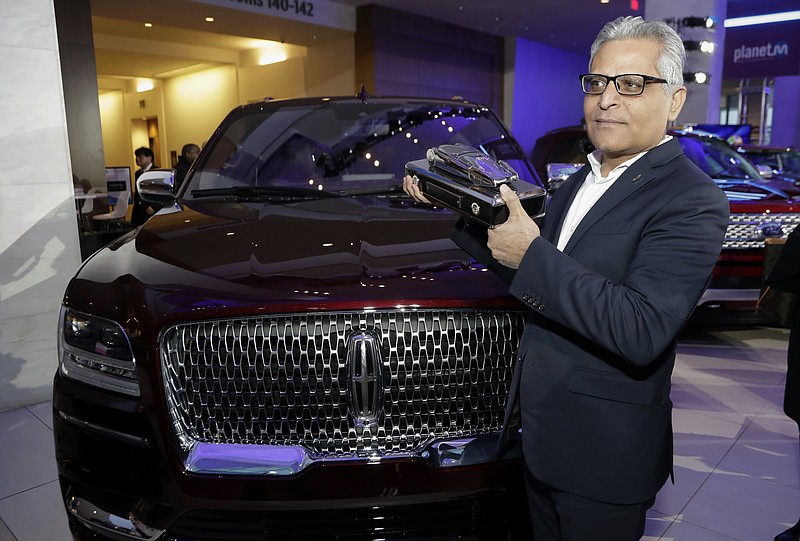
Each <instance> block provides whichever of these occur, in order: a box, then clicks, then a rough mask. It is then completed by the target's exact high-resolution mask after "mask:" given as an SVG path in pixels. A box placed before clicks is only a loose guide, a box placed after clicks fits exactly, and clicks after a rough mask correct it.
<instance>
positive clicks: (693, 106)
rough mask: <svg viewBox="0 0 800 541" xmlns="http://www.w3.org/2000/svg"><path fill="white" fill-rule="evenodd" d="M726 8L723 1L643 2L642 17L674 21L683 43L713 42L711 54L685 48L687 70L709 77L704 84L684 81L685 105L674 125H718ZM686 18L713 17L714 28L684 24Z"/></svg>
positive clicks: (679, 0)
mask: <svg viewBox="0 0 800 541" xmlns="http://www.w3.org/2000/svg"><path fill="white" fill-rule="evenodd" d="M726 9H727V2H726V0H671V1H670V2H646V4H645V19H648V20H654V21H667V22H670V23H671V24H675V23H677V24H676V26H677V28H678V33H679V34H680V35H681V37H682V38H683V40H684V42H687V41H688V42H694V43H697V42H700V41H704V40H708V41H712V42H713V43H714V45H715V47H714V52H713V53H711V54H707V53H703V52H701V51H699V50H687V54H686V56H687V62H686V72H688V73H694V72H698V71H702V72H705V73H708V74H709V77H710V78H709V80H708V82H707V83H705V84H699V83H696V82H693V81H687V83H686V88H687V97H686V104H685V105H684V106H683V111H681V114H680V115H679V116H678V119H677V120H676V124H688V123H693V124H719V102H720V94H721V92H722V64H723V45H724V40H725V27H724V26H723V23H724V21H725V13H726ZM687 17H713V18H714V19H715V21H716V26H715V28H714V29H713V30H709V29H707V28H705V27H702V26H687V25H685V24H683V20H684V19H685V18H687ZM674 27H675V26H674Z"/></svg>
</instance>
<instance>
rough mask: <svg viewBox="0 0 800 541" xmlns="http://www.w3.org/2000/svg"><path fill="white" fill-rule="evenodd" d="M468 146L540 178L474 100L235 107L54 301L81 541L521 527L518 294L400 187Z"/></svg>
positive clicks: (452, 532)
mask: <svg viewBox="0 0 800 541" xmlns="http://www.w3.org/2000/svg"><path fill="white" fill-rule="evenodd" d="M453 143H463V144H466V145H469V146H473V147H476V148H479V149H482V150H483V151H485V152H486V153H487V154H489V155H491V156H492V157H494V158H495V159H502V160H505V161H506V162H508V163H509V164H510V165H511V166H512V167H513V168H514V169H515V170H516V171H517V173H518V174H519V175H520V176H521V177H522V178H523V179H525V180H526V181H528V182H532V183H537V184H539V180H538V178H537V176H536V174H535V173H534V171H533V170H532V168H531V167H530V163H529V161H528V159H527V157H526V155H525V153H524V152H523V151H522V150H521V149H520V147H519V145H518V144H517V143H516V141H515V140H514V138H513V137H512V136H511V134H510V133H509V132H508V131H507V129H506V128H505V127H504V126H503V124H502V123H501V122H500V120H499V119H498V118H497V117H496V116H495V114H494V113H493V112H492V111H490V110H489V109H487V108H486V107H484V106H482V105H479V104H474V103H468V102H463V101H436V100H416V99H379V98H370V99H353V98H336V99H327V98H326V99H312V98H308V99H300V100H285V101H265V102H261V103H255V104H251V105H247V106H242V107H239V108H237V109H235V110H234V111H232V112H231V113H230V115H229V116H228V117H227V118H226V119H225V120H224V121H223V122H222V124H221V126H220V127H219V128H218V130H217V131H216V132H215V134H214V135H213V136H212V137H211V139H210V140H209V142H208V143H207V144H206V145H205V147H204V149H203V151H202V153H201V154H200V156H199V157H198V158H197V160H196V161H195V163H194V165H193V166H192V169H191V170H190V172H189V174H188V177H187V179H186V180H185V181H184V183H183V185H182V187H181V189H180V193H179V194H178V195H177V197H173V196H172V194H171V186H172V182H171V181H172V174H173V172H172V171H171V170H156V171H151V172H148V173H145V174H144V175H142V177H141V178H140V179H139V183H138V189H140V190H141V192H142V196H143V197H144V198H145V199H147V198H149V199H150V200H154V201H160V202H162V203H166V206H165V207H164V208H163V209H162V210H161V211H160V212H159V213H158V214H156V215H155V216H153V217H152V218H151V219H150V220H149V221H147V222H146V223H145V224H144V225H143V226H142V227H141V228H139V229H137V230H135V231H133V232H131V233H129V234H127V235H125V236H123V237H121V238H119V239H117V240H116V241H114V242H112V243H111V244H110V245H109V246H107V247H105V248H104V249H102V250H100V251H98V252H97V253H95V254H94V255H93V256H92V257H91V258H90V259H89V260H88V261H86V262H85V264H84V265H83V266H82V267H81V268H80V269H79V270H78V272H77V274H76V275H75V277H74V278H73V279H72V280H71V282H70V284H69V287H68V289H67V291H66V293H65V295H64V301H63V308H62V310H61V314H60V320H59V328H58V336H59V357H60V358H59V361H60V367H59V369H58V371H57V373H56V375H55V381H54V388H53V415H54V432H55V441H56V459H57V464H58V474H59V480H60V483H61V489H62V493H63V498H64V504H65V507H66V510H67V514H68V517H69V523H70V527H71V529H72V531H73V535H74V536H75V537H76V539H84V538H86V539H88V538H91V539H98V538H99V539H117V540H118V539H156V538H157V539H192V540H218V539H237V540H245V541H246V540H263V539H276V540H277V539H292V540H312V539H313V540H322V539H324V540H348V539H353V540H362V539H387V540H388V539H418V540H433V539H465V540H467V539H480V540H492V541H494V540H497V539H511V538H514V537H513V536H515V535H521V536H522V538H529V537H526V535H529V534H528V533H526V531H527V527H528V519H527V518H526V515H527V513H526V509H525V505H526V504H525V503H524V502H525V498H524V487H523V482H522V479H523V476H522V470H521V460H520V452H519V446H518V438H515V437H514V436H516V435H512V441H511V443H512V445H511V446H510V447H508V448H504V449H500V448H499V446H498V441H499V432H500V430H501V428H502V421H503V416H504V410H505V406H506V394H507V390H508V387H509V384H510V380H511V375H512V372H513V369H514V363H515V353H516V350H517V344H518V341H519V336H520V333H521V332H522V328H523V325H524V322H523V320H524V316H525V313H526V312H527V311H526V309H525V307H524V306H523V305H522V304H521V303H519V302H518V301H516V299H514V298H512V297H510V296H509V295H508V292H507V289H508V288H507V285H506V284H505V282H503V281H502V280H500V279H499V278H498V277H497V276H495V275H494V274H493V273H492V272H488V271H487V269H486V268H484V267H482V266H481V265H479V264H477V263H476V262H475V261H474V260H473V259H472V258H471V257H470V256H469V255H468V254H467V253H465V252H464V251H462V250H461V249H460V248H459V247H458V246H456V245H455V244H454V243H453V241H451V240H450V235H451V233H452V231H453V228H454V227H455V226H456V225H457V223H458V220H459V218H458V216H456V215H455V214H454V213H453V212H451V211H449V210H447V209H444V208H437V207H432V206H429V205H424V204H419V203H416V202H415V201H413V200H412V199H411V198H409V197H408V196H407V195H406V194H405V193H404V192H403V190H402V177H403V174H404V165H405V164H406V163H407V162H408V161H410V160H415V159H420V158H424V157H425V155H426V150H427V149H428V148H430V147H434V146H438V145H442V144H453Z"/></svg>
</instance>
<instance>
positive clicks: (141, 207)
mask: <svg viewBox="0 0 800 541" xmlns="http://www.w3.org/2000/svg"><path fill="white" fill-rule="evenodd" d="M133 155H134V156H135V158H136V165H138V166H139V169H137V170H136V173H135V175H134V177H135V180H139V177H140V176H142V173H145V172H147V171H149V170H150V169H152V168H153V167H155V166H156V165H155V163H153V162H154V160H155V154H153V151H152V150H150V149H149V148H147V147H139V148H137V149H136V150H134V151H133ZM160 208H161V207H160V206H158V205H154V204H152V203H147V202H145V201H143V200H142V198H141V197H139V190H138V189H136V190H135V191H134V194H133V210H132V211H131V223H132V224H133V226H134V227H139V226H140V225H142V224H143V223H145V222H146V221H147V219H148V218H150V216H152V215H153V214H155V213H156V212H158V210H159V209H160Z"/></svg>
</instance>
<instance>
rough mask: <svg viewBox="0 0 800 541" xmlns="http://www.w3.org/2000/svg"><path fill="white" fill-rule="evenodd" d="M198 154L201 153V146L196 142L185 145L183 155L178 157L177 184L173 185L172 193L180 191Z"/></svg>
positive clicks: (176, 165)
mask: <svg viewBox="0 0 800 541" xmlns="http://www.w3.org/2000/svg"><path fill="white" fill-rule="evenodd" d="M198 154H200V147H199V146H197V145H195V144H194V143H187V144H185V145H183V148H182V149H181V155H180V157H179V158H178V162H177V163H176V164H175V185H174V186H173V187H172V193H178V190H179V189H180V187H181V184H183V181H184V180H185V179H186V173H188V172H189V168H190V167H191V166H192V163H194V161H195V160H196V159H197V156H198Z"/></svg>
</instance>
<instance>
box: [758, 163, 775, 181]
mask: <svg viewBox="0 0 800 541" xmlns="http://www.w3.org/2000/svg"><path fill="white" fill-rule="evenodd" d="M756 169H757V170H758V174H759V175H761V178H763V179H770V178H772V175H773V171H772V167H770V166H769V165H764V164H761V165H756Z"/></svg>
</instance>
